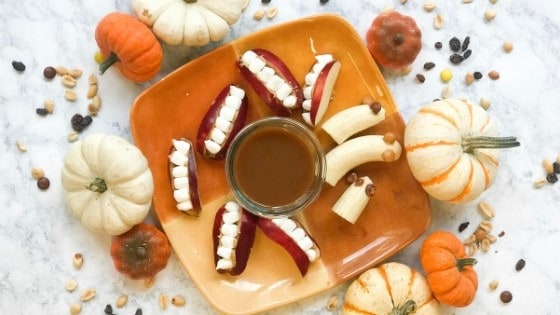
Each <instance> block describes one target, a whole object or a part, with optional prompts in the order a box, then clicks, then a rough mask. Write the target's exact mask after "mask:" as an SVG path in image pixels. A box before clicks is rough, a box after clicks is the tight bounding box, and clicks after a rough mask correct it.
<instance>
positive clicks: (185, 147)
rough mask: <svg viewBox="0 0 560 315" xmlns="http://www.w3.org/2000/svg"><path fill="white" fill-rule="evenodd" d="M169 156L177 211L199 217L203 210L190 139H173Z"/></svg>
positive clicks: (170, 174)
mask: <svg viewBox="0 0 560 315" xmlns="http://www.w3.org/2000/svg"><path fill="white" fill-rule="evenodd" d="M172 143H173V145H172V147H171V153H170V154H169V176H170V179H171V185H172V187H173V198H174V199H175V201H176V202H177V209H178V210H180V211H183V212H184V213H186V214H188V215H195V216H198V214H199V213H200V211H201V210H202V206H201V204H200V193H199V191H198V176H197V168H196V159H195V154H194V150H193V146H192V143H191V141H190V140H188V139H184V138H181V139H173V140H172Z"/></svg>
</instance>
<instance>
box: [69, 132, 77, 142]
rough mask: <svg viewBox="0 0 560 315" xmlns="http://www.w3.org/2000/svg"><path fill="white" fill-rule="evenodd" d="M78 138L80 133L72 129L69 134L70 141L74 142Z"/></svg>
mask: <svg viewBox="0 0 560 315" xmlns="http://www.w3.org/2000/svg"><path fill="white" fill-rule="evenodd" d="M76 140H78V133H77V132H75V131H70V133H69V134H68V141H70V142H74V141H76Z"/></svg>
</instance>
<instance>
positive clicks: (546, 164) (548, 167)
mask: <svg viewBox="0 0 560 315" xmlns="http://www.w3.org/2000/svg"><path fill="white" fill-rule="evenodd" d="M542 165H543V167H544V171H545V172H546V173H547V174H550V173H554V166H552V162H551V161H550V160H549V159H544V160H543V162H542Z"/></svg>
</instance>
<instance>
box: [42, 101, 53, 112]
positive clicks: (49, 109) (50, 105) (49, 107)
mask: <svg viewBox="0 0 560 315" xmlns="http://www.w3.org/2000/svg"><path fill="white" fill-rule="evenodd" d="M43 107H44V108H45V109H46V110H47V112H48V113H49V114H52V113H53V112H54V101H53V100H52V99H48V100H45V102H44V103H43Z"/></svg>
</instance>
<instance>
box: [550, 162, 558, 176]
mask: <svg viewBox="0 0 560 315" xmlns="http://www.w3.org/2000/svg"><path fill="white" fill-rule="evenodd" d="M552 169H553V170H554V173H556V174H560V163H558V162H554V163H552Z"/></svg>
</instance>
